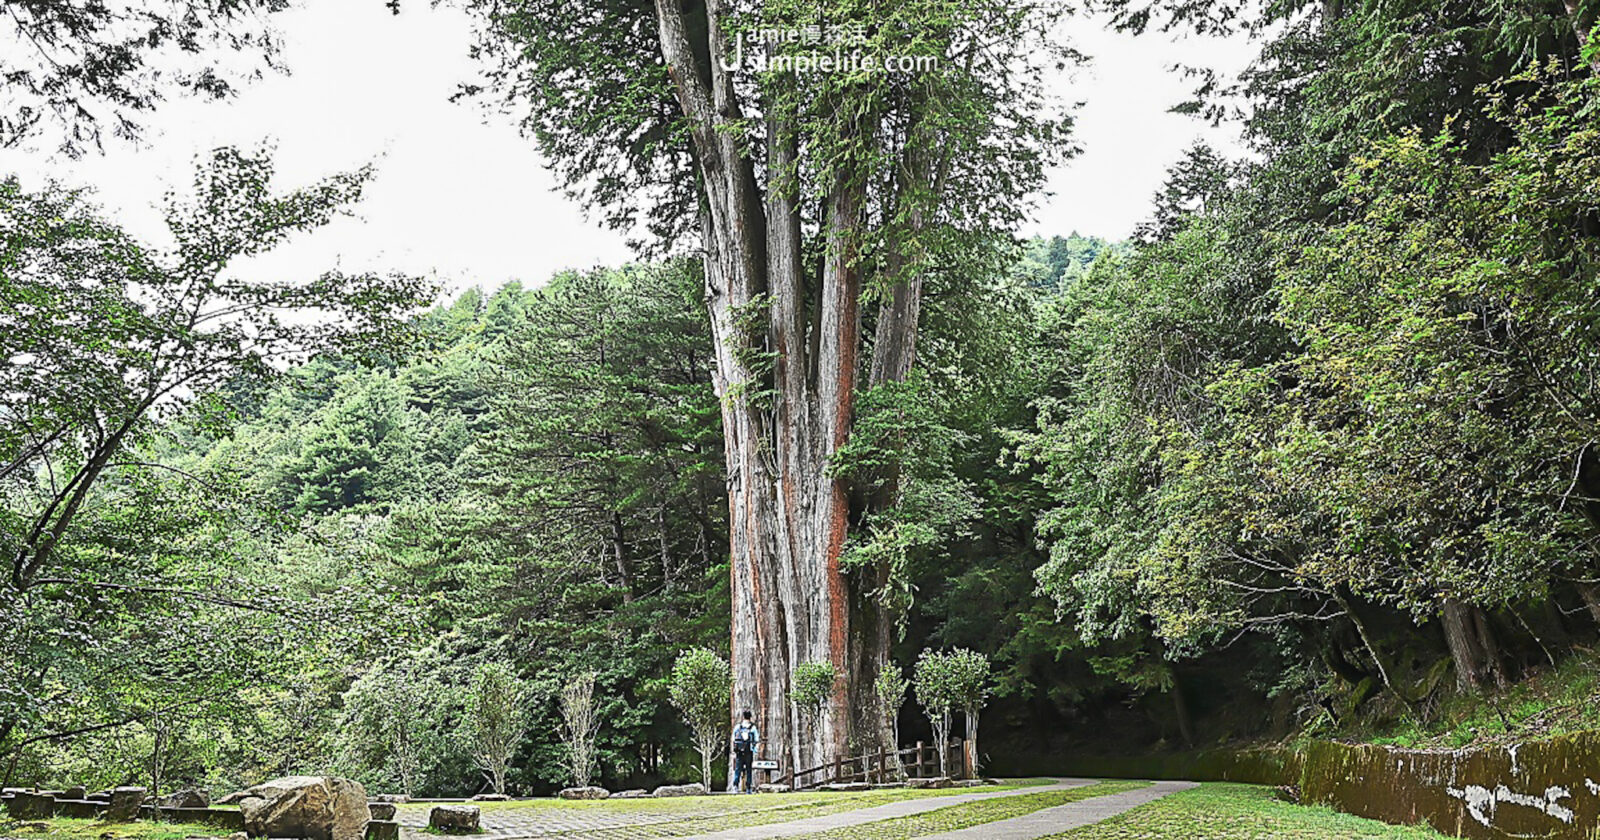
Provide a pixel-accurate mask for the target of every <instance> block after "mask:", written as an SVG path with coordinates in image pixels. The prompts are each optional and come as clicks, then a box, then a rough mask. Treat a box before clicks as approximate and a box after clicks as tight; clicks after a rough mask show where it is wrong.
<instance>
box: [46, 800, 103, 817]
mask: <svg viewBox="0 0 1600 840" xmlns="http://www.w3.org/2000/svg"><path fill="white" fill-rule="evenodd" d="M105 810H106V806H105V804H104V803H102V802H91V801H89V800H87V799H57V800H56V816H58V817H71V818H72V819H75V820H97V819H99V818H100V815H101V814H102V813H104V812H105Z"/></svg>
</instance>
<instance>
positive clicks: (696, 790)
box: [650, 782, 706, 796]
mask: <svg viewBox="0 0 1600 840" xmlns="http://www.w3.org/2000/svg"><path fill="white" fill-rule="evenodd" d="M705 792H706V786H705V785H702V784H700V783H699V782H694V783H692V784H687V785H662V786H661V787H658V788H656V789H655V792H653V793H651V794H650V795H651V796H704V795H705Z"/></svg>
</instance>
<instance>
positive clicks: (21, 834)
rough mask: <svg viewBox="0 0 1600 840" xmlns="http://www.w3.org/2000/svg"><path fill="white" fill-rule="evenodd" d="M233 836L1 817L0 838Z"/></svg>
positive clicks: (175, 826)
mask: <svg viewBox="0 0 1600 840" xmlns="http://www.w3.org/2000/svg"><path fill="white" fill-rule="evenodd" d="M230 833H231V832H229V831H228V830H227V829H225V828H215V827H212V826H205V825H191V824H188V823H170V822H155V821H151V820H137V821H135V822H128V823H108V822H100V821H99V820H74V819H67V818H65V817H57V818H55V819H49V820H12V819H7V818H4V817H0V837H15V838H17V840H184V838H186V837H225V836H227V835H228V834H230Z"/></svg>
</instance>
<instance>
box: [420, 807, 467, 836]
mask: <svg viewBox="0 0 1600 840" xmlns="http://www.w3.org/2000/svg"><path fill="white" fill-rule="evenodd" d="M428 827H429V828H431V829H433V830H434V831H438V832H442V833H444V834H477V833H478V831H479V828H478V806H476V805H435V806H434V807H433V810H431V811H429V812H428Z"/></svg>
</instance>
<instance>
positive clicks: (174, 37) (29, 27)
mask: <svg viewBox="0 0 1600 840" xmlns="http://www.w3.org/2000/svg"><path fill="white" fill-rule="evenodd" d="M288 7H289V4H288V3H287V2H285V0H242V2H241V0H184V2H179V3H173V4H169V5H164V6H158V7H153V8H148V9H140V10H138V13H137V14H129V13H127V12H126V11H125V10H122V9H118V8H116V7H114V6H107V5H105V4H102V3H85V2H61V3H18V4H16V5H15V7H14V8H13V9H11V10H10V11H9V13H8V14H7V15H6V21H5V24H4V27H5V32H6V40H7V41H8V42H9V43H12V44H14V45H15V46H14V47H13V48H11V49H8V50H6V54H5V55H4V56H0V75H3V76H4V78H5V80H6V92H7V97H8V103H7V106H6V111H5V112H4V113H0V146H6V147H9V146H14V145H16V144H18V143H20V142H22V141H23V140H24V139H26V138H28V137H30V136H33V135H36V134H40V133H49V134H55V133H56V132H57V131H59V132H60V134H61V140H60V148H61V150H62V151H64V152H66V153H68V154H71V155H74V156H76V155H79V154H82V153H83V152H84V151H86V150H88V148H90V147H93V148H95V149H98V148H99V147H100V141H101V137H102V136H103V133H104V132H105V131H107V130H109V131H110V133H111V134H112V136H114V137H117V138H120V139H128V138H137V137H138V136H139V134H140V129H141V126H140V125H139V121H140V120H141V119H143V118H144V117H145V116H146V113H147V112H148V111H150V110H152V109H153V108H154V107H155V106H157V105H158V104H159V103H160V102H161V101H162V100H163V99H164V98H165V97H166V96H167V95H168V94H170V93H173V92H181V93H185V94H191V95H198V96H202V97H205V98H210V99H222V98H226V97H229V96H232V95H233V94H234V93H236V92H237V88H236V85H237V84H239V83H240V82H242V81H245V80H248V79H249V78H251V76H252V75H254V74H258V73H259V72H260V71H261V70H262V69H266V68H275V67H276V63H277V53H278V39H277V35H276V33H275V32H274V31H273V30H272V28H271V26H270V21H269V17H270V15H272V14H273V13H275V12H280V11H283V10H284V9H286V8H288Z"/></svg>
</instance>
